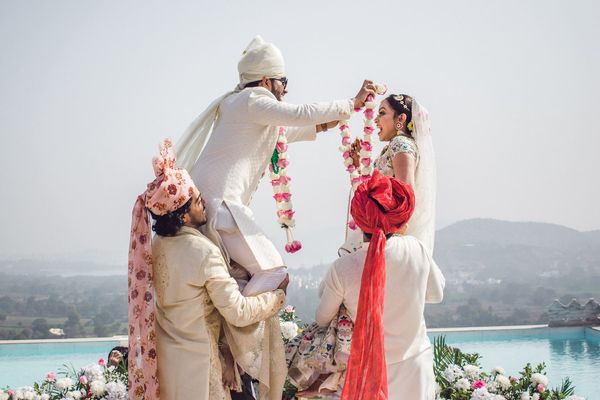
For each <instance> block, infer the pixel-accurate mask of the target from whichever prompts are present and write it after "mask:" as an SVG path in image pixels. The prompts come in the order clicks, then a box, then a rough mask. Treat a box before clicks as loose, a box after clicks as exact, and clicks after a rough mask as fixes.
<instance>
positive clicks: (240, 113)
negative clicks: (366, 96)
mask: <svg viewBox="0 0 600 400" xmlns="http://www.w3.org/2000/svg"><path fill="white" fill-rule="evenodd" d="M351 112H352V101H351V100H338V101H333V102H329V103H314V104H302V105H294V104H289V103H285V102H282V101H278V100H277V99H276V98H275V96H274V95H273V94H272V93H271V92H269V91H268V90H267V89H265V88H262V87H255V88H246V89H244V90H242V91H241V92H238V93H233V94H231V95H229V96H228V97H226V98H225V99H224V100H223V101H222V103H221V105H220V108H219V117H218V119H217V121H216V123H215V127H214V130H213V132H212V134H211V136H210V139H209V140H208V143H207V144H206V147H205V148H204V150H203V151H202V154H201V155H200V158H199V160H198V162H197V163H196V165H195V166H194V167H193V168H192V170H191V171H190V173H191V176H192V178H193V179H194V182H195V183H196V186H198V188H199V189H200V191H201V192H202V197H203V198H204V199H205V200H206V201H207V217H208V223H207V224H206V225H205V226H204V227H203V232H204V233H205V234H206V236H208V237H209V238H210V239H211V240H213V241H214V242H215V243H218V244H219V245H220V247H221V248H222V250H224V254H226V255H229V253H230V252H228V251H227V249H226V248H224V247H225V246H224V244H223V241H222V240H221V238H220V236H219V234H218V232H217V229H218V230H227V229H235V230H239V232H240V233H241V234H242V236H243V238H244V240H245V242H246V244H247V245H248V246H249V248H250V249H251V251H252V253H253V254H254V257H255V259H256V261H257V263H258V265H259V269H260V270H265V269H271V268H274V267H279V266H282V265H284V264H283V260H282V259H281V256H280V254H279V252H278V251H277V250H276V249H275V246H274V245H273V244H272V243H271V242H270V241H269V240H268V239H267V238H266V237H265V235H264V234H263V233H262V231H261V229H260V228H259V227H258V225H257V224H256V222H255V220H254V217H253V214H252V211H251V210H250V208H249V207H248V206H249V204H250V199H251V197H252V194H253V193H254V192H255V191H256V189H257V187H258V184H259V181H260V179H261V177H262V174H263V173H264V171H265V170H266V168H267V166H268V164H269V162H270V159H271V155H272V154H273V150H274V148H275V144H276V142H277V128H278V127H279V126H287V127H288V130H287V139H288V142H295V141H303V140H314V139H315V137H316V131H315V125H316V124H320V123H324V122H328V121H334V120H340V119H347V118H348V117H349V116H350V114H351ZM292 162H293V160H292ZM224 206H225V207H224ZM273 207H275V203H273ZM219 208H220V210H219ZM223 211H224V212H225V213H230V215H231V216H232V217H233V221H234V223H233V226H231V225H232V224H230V223H228V222H226V221H223V220H225V219H227V216H225V217H222V215H223ZM217 212H219V214H220V215H221V217H219V218H217ZM273 215H275V212H273ZM219 219H220V220H221V221H219ZM229 219H231V218H229ZM219 224H221V225H224V226H219ZM250 272H254V271H250Z"/></svg>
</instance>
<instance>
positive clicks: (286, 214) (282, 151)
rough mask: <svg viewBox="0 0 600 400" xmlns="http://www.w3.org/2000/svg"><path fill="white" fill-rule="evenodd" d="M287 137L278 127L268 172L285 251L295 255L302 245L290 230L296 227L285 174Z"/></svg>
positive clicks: (288, 180)
mask: <svg viewBox="0 0 600 400" xmlns="http://www.w3.org/2000/svg"><path fill="white" fill-rule="evenodd" d="M287 149H288V145H287V137H286V129H285V127H283V126H281V127H279V132H278V135H277V144H276V145H275V149H274V150H273V155H272V156H271V163H270V164H269V172H270V176H271V185H272V186H273V192H274V193H275V194H274V195H273V198H274V199H275V203H276V204H277V222H279V224H280V225H281V227H282V228H283V229H285V234H286V238H287V244H286V245H285V251H287V252H288V253H295V252H297V251H298V250H300V249H301V248H302V243H300V242H299V241H298V240H294V235H293V234H292V228H293V227H294V226H295V225H296V221H295V220H294V211H293V210H292V193H291V190H290V186H289V184H290V181H291V180H292V178H290V177H289V176H288V174H287V167H288V165H289V164H290V162H289V161H288V159H287Z"/></svg>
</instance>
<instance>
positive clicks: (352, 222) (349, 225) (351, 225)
mask: <svg viewBox="0 0 600 400" xmlns="http://www.w3.org/2000/svg"><path fill="white" fill-rule="evenodd" d="M348 228H350V229H352V230H353V231H355V230H356V228H357V226H356V222H354V220H353V219H351V220H350V221H348Z"/></svg>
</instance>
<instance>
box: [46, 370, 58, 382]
mask: <svg viewBox="0 0 600 400" xmlns="http://www.w3.org/2000/svg"><path fill="white" fill-rule="evenodd" d="M46 379H47V380H48V381H49V382H54V380H55V379H56V374H55V373H54V372H48V375H46Z"/></svg>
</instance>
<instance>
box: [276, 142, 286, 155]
mask: <svg viewBox="0 0 600 400" xmlns="http://www.w3.org/2000/svg"><path fill="white" fill-rule="evenodd" d="M287 149H288V145H287V144H285V143H277V151H278V152H280V153H283V152H285V151H287Z"/></svg>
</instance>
